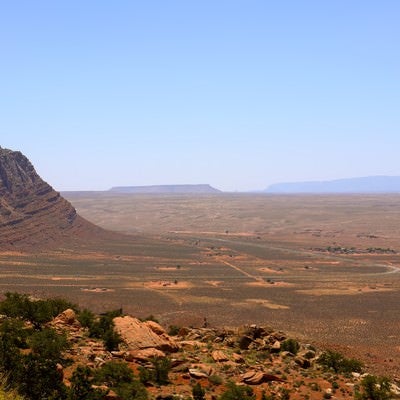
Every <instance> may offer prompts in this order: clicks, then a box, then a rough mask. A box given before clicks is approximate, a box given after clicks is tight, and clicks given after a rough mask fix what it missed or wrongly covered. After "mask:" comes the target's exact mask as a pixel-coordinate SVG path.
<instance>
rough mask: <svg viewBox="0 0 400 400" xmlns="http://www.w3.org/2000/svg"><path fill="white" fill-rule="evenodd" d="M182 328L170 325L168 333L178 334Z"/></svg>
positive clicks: (171, 334)
mask: <svg viewBox="0 0 400 400" xmlns="http://www.w3.org/2000/svg"><path fill="white" fill-rule="evenodd" d="M180 330H181V328H180V327H179V326H176V325H170V326H169V328H168V335H170V336H176V335H177V334H178V333H179V331H180Z"/></svg>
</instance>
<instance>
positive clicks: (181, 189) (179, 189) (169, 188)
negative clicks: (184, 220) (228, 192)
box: [109, 184, 221, 194]
mask: <svg viewBox="0 0 400 400" xmlns="http://www.w3.org/2000/svg"><path fill="white" fill-rule="evenodd" d="M109 192H113V193H131V194H132V193H136V194H167V193H172V194H175V193H176V194H183V193H188V194H196V193H197V194H203V193H204V194H211V193H221V191H220V190H218V189H215V188H213V187H212V186H210V185H208V184H200V185H153V186H116V187H113V188H111V189H110V190H109Z"/></svg>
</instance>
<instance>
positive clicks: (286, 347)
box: [281, 339, 300, 354]
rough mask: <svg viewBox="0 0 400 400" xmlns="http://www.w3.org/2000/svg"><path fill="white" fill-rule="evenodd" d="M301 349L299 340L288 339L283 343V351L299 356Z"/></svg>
mask: <svg viewBox="0 0 400 400" xmlns="http://www.w3.org/2000/svg"><path fill="white" fill-rule="evenodd" d="M299 349H300V345H299V343H298V342H297V340H294V339H286V340H285V341H283V342H282V343H281V350H282V351H289V352H290V353H292V354H297V352H298V351H299Z"/></svg>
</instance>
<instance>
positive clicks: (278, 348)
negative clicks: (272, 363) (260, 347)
mask: <svg viewBox="0 0 400 400" xmlns="http://www.w3.org/2000/svg"><path fill="white" fill-rule="evenodd" d="M280 351H281V342H280V341H279V340H275V342H274V344H273V345H272V346H271V353H279V352H280Z"/></svg>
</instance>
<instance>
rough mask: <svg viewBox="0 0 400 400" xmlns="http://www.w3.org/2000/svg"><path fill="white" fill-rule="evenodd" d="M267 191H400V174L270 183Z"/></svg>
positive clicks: (283, 192)
mask: <svg viewBox="0 0 400 400" xmlns="http://www.w3.org/2000/svg"><path fill="white" fill-rule="evenodd" d="M264 192H265V193H282V194H285V193H400V176H366V177H361V178H347V179H336V180H332V181H313V182H290V183H275V184H273V185H270V186H269V187H268V188H267V189H266V190H265V191H264Z"/></svg>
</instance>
